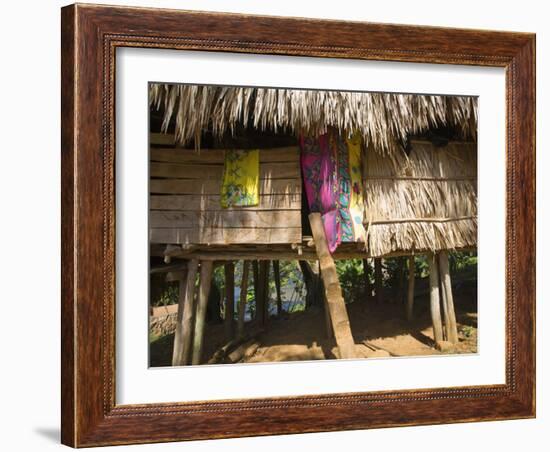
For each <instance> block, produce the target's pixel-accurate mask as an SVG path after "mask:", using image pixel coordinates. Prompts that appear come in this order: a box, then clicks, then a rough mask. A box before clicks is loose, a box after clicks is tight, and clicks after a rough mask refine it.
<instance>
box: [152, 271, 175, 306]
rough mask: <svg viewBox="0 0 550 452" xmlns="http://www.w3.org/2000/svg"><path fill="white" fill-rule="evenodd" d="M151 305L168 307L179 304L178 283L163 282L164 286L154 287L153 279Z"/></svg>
mask: <svg viewBox="0 0 550 452" xmlns="http://www.w3.org/2000/svg"><path fill="white" fill-rule="evenodd" d="M151 283H152V284H151V305H152V306H168V305H170V304H176V303H177V302H178V286H177V283H172V282H170V283H167V282H163V283H164V284H162V285H158V283H157V285H156V286H154V285H153V278H151Z"/></svg>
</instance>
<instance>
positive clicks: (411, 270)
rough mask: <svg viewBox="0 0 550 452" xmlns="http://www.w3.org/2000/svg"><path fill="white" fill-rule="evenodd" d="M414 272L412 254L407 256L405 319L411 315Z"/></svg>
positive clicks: (410, 318) (409, 318) (408, 318)
mask: <svg viewBox="0 0 550 452" xmlns="http://www.w3.org/2000/svg"><path fill="white" fill-rule="evenodd" d="M415 272H416V268H415V265H414V256H411V257H409V286H408V288H407V320H409V321H411V320H412V317H413V306H414V283H415Z"/></svg>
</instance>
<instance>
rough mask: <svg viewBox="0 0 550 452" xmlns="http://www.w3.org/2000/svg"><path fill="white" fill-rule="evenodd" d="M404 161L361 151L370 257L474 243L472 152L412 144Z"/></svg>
mask: <svg viewBox="0 0 550 452" xmlns="http://www.w3.org/2000/svg"><path fill="white" fill-rule="evenodd" d="M411 144H412V150H411V152H410V154H409V155H408V156H407V155H406V154H405V153H404V152H399V153H397V154H396V155H395V158H394V159H388V158H383V157H382V156H381V155H380V154H377V153H376V152H367V153H366V155H367V158H366V165H365V167H364V178H363V180H364V188H365V207H366V222H365V223H366V226H367V230H368V239H367V240H368V249H369V253H370V255H372V256H383V255H385V254H388V253H393V252H398V251H403V250H408V251H414V250H416V251H428V250H430V251H436V250H441V249H456V248H468V247H475V246H476V244H477V149H476V148H477V147H476V144H475V143H457V142H451V143H449V144H448V145H447V146H445V147H441V148H438V147H435V146H433V145H432V144H431V143H429V142H423V141H413V142H412V143H411Z"/></svg>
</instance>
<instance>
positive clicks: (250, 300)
mask: <svg viewBox="0 0 550 452" xmlns="http://www.w3.org/2000/svg"><path fill="white" fill-rule="evenodd" d="M61 31H62V150H61V154H62V372H61V374H62V382H61V384H62V429H61V431H62V442H63V443H64V444H67V445H70V446H73V447H85V446H100V445H114V444H133V443H148V442H162V441H179V440H191V439H211V438H226V437H236V436H253V435H275V434H284V433H300V432H316V431H334V430H347V429H364V428H377V427H390V426H403V425H424V424H438V423H451V422H468V421H482V420H501V419H517V418H528V417H534V416H535V339H534V338H535V335H534V325H535V323H534V322H535V36H534V35H532V34H527V33H510V32H496V31H481V30H465V29H448V28H436V27H419V26H405V25H387V24H373V23H361V22H340V21H329V20H312V19H299V18H279V17H264V16H246V15H237V14H218V13H206V12H204V13H203V12H188V11H177V10H161V9H146V8H126V7H124V8H123V7H110V6H94V5H79V4H77V5H71V6H67V7H65V8H62V30H61Z"/></svg>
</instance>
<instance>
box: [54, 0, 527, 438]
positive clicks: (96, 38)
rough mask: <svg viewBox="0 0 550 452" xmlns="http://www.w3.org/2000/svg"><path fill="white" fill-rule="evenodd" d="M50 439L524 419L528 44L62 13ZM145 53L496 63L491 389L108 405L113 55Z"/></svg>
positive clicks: (99, 10) (172, 16)
mask: <svg viewBox="0 0 550 452" xmlns="http://www.w3.org/2000/svg"><path fill="white" fill-rule="evenodd" d="M61 34H62V68H61V69H62V150H61V154H62V348H61V352H62V355H61V356H62V360H61V363H62V364H61V377H62V379H61V385H62V431H61V436H62V442H63V443H64V444H66V445H70V446H73V447H84V446H99V445H111V444H131V443H148V442H161V441H179V440H192V439H208V438H227V437H236V436H252V435H275V434H285V433H301V432H319V431H335V430H348V429H364V428H376V427H390V426H403V425H425V424H441V423H451V422H468V421H485V420H499V419H519V418H530V417H534V416H535V36H534V35H533V34H527V33H508V32H494V31H481V30H463V29H448V28H435V27H418V26H408V25H387V24H371V23H359V22H340V21H328V20H312V19H297V18H279V17H263V16H246V15H237V14H218V13H202V12H187V11H176V10H161V9H144V8H125V7H109V6H93V5H78V4H77V5H71V6H67V7H64V8H63V9H62V27H61ZM119 47H146V48H163V49H181V50H202V51H221V52H236V53H257V54H272V55H299V56H316V57H329V58H340V59H341V58H353V59H364V60H382V61H395V62H419V63H439V64H461V65H474V66H493V67H502V68H505V69H506V116H507V120H506V357H505V361H506V382H505V384H502V385H490V386H472V387H453V388H440V389H430V388H425V389H418V390H399V391H383V392H365V393H345V394H325V395H316V396H299V397H277V398H263V399H246V400H223V401H221V400H220V401H213V402H178V401H174V402H173V403H162V404H147V405H117V404H115V366H116V363H115V342H114V338H115V320H114V319H115V315H116V313H115V248H114V244H115V172H114V159H115V142H114V141H115V134H114V130H115V129H114V127H115V125H114V114H115V106H114V99H115V97H114V86H115V65H116V58H115V50H116V49H117V48H119Z"/></svg>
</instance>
